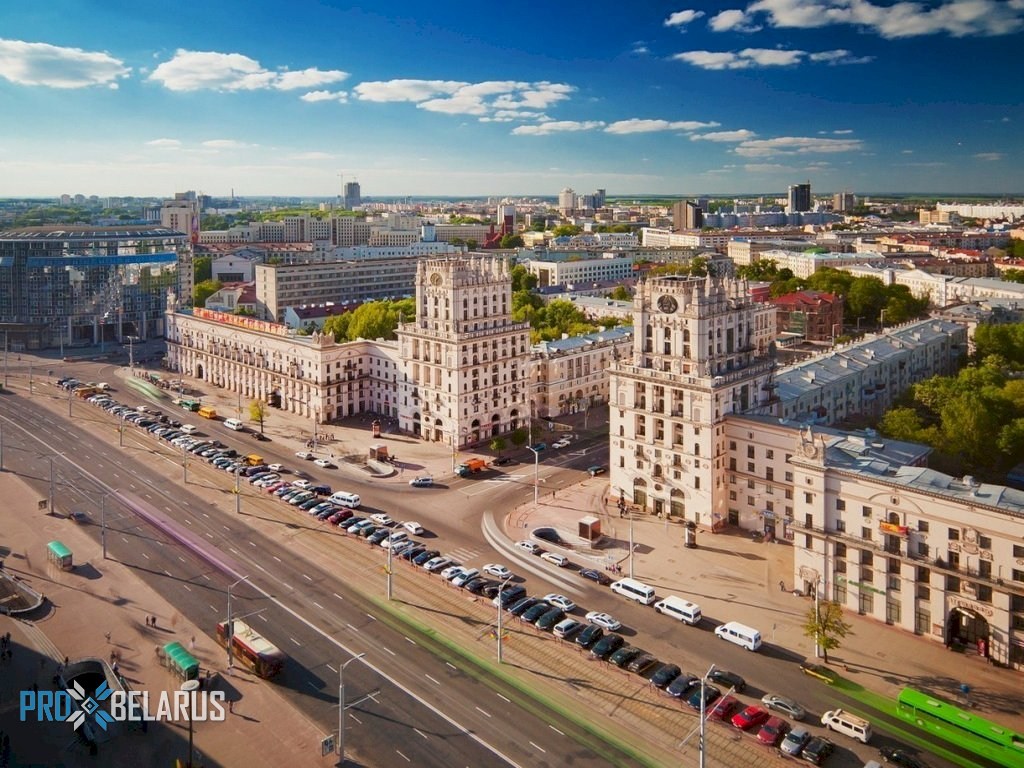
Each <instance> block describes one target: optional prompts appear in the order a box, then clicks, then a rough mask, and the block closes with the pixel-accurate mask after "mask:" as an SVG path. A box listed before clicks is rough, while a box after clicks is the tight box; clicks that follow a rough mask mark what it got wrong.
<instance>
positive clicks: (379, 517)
mask: <svg viewBox="0 0 1024 768" xmlns="http://www.w3.org/2000/svg"><path fill="white" fill-rule="evenodd" d="M370 519H371V520H373V522H375V523H376V524H377V525H386V526H389V527H390V526H392V525H394V524H395V521H394V520H392V519H391V515H389V514H387V513H386V512H376V513H374V514H372V515H370Z"/></svg>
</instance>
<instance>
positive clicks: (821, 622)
mask: <svg viewBox="0 0 1024 768" xmlns="http://www.w3.org/2000/svg"><path fill="white" fill-rule="evenodd" d="M852 634H853V627H852V626H851V625H850V624H848V623H847V622H845V621H843V606H842V605H841V604H839V603H834V602H832V601H831V600H822V601H820V603H819V604H817V605H812V606H811V607H810V608H809V609H808V611H807V618H806V619H805V620H804V637H809V638H811V639H812V640H814V641H815V643H816V644H817V645H818V647H820V648H821V651H822V653H823V654H824V655H825V663H826V664H828V652H829V651H834V650H835V649H836V648H838V647H839V646H840V643H841V641H842V639H843V638H844V637H848V636H849V635H852Z"/></svg>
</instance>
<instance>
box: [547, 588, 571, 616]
mask: <svg viewBox="0 0 1024 768" xmlns="http://www.w3.org/2000/svg"><path fill="white" fill-rule="evenodd" d="M544 599H545V600H546V601H547V602H549V603H551V604H552V605H554V606H556V607H558V608H561V609H562V610H563V611H565V612H566V613H569V612H571V611H573V610H575V609H576V603H574V602H573V601H572V600H570V599H569V598H568V597H566V596H565V595H559V594H558V593H556V592H552V593H550V594H547V595H544Z"/></svg>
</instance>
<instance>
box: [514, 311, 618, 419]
mask: <svg viewBox="0 0 1024 768" xmlns="http://www.w3.org/2000/svg"><path fill="white" fill-rule="evenodd" d="M632 347H633V329H632V328H630V327H622V328H612V329H610V330H607V331H600V332H598V333H587V334H581V335H579V336H563V337H562V338H561V339H556V340H554V341H542V342H540V343H538V344H534V345H533V347H532V348H531V358H532V359H531V364H530V403H531V405H530V412H531V413H532V414H533V415H534V416H536V417H537V418H542V419H551V418H555V417H558V416H564V415H566V414H570V413H577V412H581V411H585V410H587V409H588V408H590V407H591V406H595V405H600V404H602V403H605V402H607V400H608V368H609V367H611V364H612V363H613V362H614V361H616V360H619V359H622V358H625V357H628V356H629V355H631V354H632Z"/></svg>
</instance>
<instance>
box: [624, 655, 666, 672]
mask: <svg viewBox="0 0 1024 768" xmlns="http://www.w3.org/2000/svg"><path fill="white" fill-rule="evenodd" d="M657 663H658V657H657V656H655V655H654V654H652V653H641V654H640V655H639V656H637V657H636V658H635V659H633V660H632V661H631V662H629V664H627V665H626V669H628V670H629V671H630V672H635V673H636V674H638V675H642V674H643V673H644V672H646V671H647V670H648V669H650V668H651V667H653V666H654V665H655V664H657Z"/></svg>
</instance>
